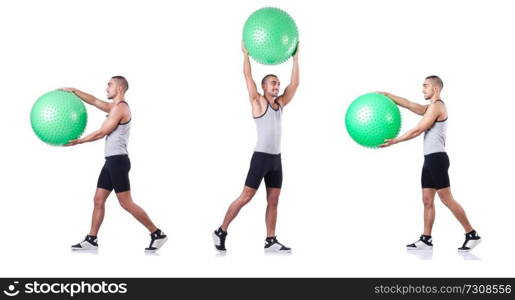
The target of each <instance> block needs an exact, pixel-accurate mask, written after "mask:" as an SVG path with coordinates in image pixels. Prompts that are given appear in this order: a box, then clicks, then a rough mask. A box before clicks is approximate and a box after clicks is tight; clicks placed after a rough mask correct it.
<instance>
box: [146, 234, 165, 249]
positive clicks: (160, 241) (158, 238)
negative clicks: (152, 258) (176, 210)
mask: <svg viewBox="0 0 515 300" xmlns="http://www.w3.org/2000/svg"><path fill="white" fill-rule="evenodd" d="M166 241H168V237H167V236H166V234H164V232H162V231H161V230H160V229H158V230H156V231H155V232H153V233H151V234H150V245H149V246H148V247H147V248H145V251H157V250H159V248H161V247H163V245H164V244H165V243H166Z"/></svg>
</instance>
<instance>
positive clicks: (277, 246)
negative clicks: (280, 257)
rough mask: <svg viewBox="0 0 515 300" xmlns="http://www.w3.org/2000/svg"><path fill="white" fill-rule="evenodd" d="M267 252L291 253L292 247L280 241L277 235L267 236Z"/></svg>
mask: <svg viewBox="0 0 515 300" xmlns="http://www.w3.org/2000/svg"><path fill="white" fill-rule="evenodd" d="M265 252H269V253H270V252H272V253H291V248H288V247H286V246H284V245H283V244H281V243H279V241H278V240H277V237H275V236H274V237H267V238H266V240H265Z"/></svg>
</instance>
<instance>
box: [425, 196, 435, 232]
mask: <svg viewBox="0 0 515 300" xmlns="http://www.w3.org/2000/svg"><path fill="white" fill-rule="evenodd" d="M435 195H436V190H435V189H429V188H423V189H422V202H423V203H424V232H423V233H422V234H423V235H429V236H430V235H431V231H432V230H433V224H434V222H435Z"/></svg>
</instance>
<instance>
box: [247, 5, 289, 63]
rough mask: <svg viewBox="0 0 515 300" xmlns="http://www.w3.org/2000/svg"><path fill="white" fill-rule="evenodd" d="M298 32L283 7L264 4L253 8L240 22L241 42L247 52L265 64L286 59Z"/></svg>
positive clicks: (281, 61)
mask: <svg viewBox="0 0 515 300" xmlns="http://www.w3.org/2000/svg"><path fill="white" fill-rule="evenodd" d="M298 41H299V32H298V31H297V25H295V21H294V20H293V19H292V17H290V15H289V14H288V13H286V12H285V11H283V10H281V9H278V8H274V7H265V8H261V9H258V10H256V11H255V12H253V13H252V14H251V15H250V17H249V18H248V19H247V21H246V22H245V25H244V26H243V43H244V45H245V48H247V51H248V52H249V55H250V56H251V57H252V58H253V59H254V60H255V61H257V62H259V63H262V64H265V65H277V64H280V63H283V62H285V61H287V60H288V59H289V58H290V57H291V56H292V55H293V54H294V53H295V50H296V49H297V43H298Z"/></svg>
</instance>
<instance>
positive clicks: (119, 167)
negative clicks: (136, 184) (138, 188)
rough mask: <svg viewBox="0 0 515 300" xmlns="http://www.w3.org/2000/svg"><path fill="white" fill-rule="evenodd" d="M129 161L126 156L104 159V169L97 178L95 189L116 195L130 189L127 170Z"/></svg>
mask: <svg viewBox="0 0 515 300" xmlns="http://www.w3.org/2000/svg"><path fill="white" fill-rule="evenodd" d="M130 169H131V161H130V160H129V156H128V155H113V156H108V157H106V161H105V163H104V167H103V168H102V171H100V176H98V183H97V187H98V188H101V189H105V190H109V191H112V190H113V189H114V191H115V192H116V193H121V192H126V191H129V190H130V189H131V184H130V182H129V170H130Z"/></svg>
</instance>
